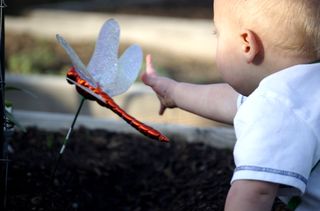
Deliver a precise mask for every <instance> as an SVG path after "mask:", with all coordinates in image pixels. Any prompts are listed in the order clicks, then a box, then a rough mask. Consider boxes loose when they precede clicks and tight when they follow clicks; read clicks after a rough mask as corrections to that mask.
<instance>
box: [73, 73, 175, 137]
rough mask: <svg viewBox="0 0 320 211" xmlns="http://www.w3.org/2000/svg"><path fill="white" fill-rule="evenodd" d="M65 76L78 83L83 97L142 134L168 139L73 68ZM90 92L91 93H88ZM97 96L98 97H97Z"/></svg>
mask: <svg viewBox="0 0 320 211" xmlns="http://www.w3.org/2000/svg"><path fill="white" fill-rule="evenodd" d="M67 78H68V79H69V82H71V83H74V82H75V83H76V85H78V87H79V88H78V89H77V90H78V92H79V93H80V94H81V95H82V96H83V97H85V98H87V99H91V100H95V101H97V102H98V103H99V104H100V105H101V106H103V107H106V108H108V109H110V110H112V111H113V112H114V113H116V114H117V115H118V116H120V117H121V118H122V119H123V120H125V121H126V122H127V123H128V124H130V125H131V126H132V127H134V128H135V129H137V130H138V131H140V132H141V133H142V134H144V135H146V136H148V137H150V138H153V139H156V140H159V141H161V142H168V141H169V139H168V138H167V137H166V136H164V135H162V134H161V133H160V132H159V131H157V130H155V129H154V128H152V127H150V126H148V125H145V124H144V123H142V122H140V121H139V120H137V119H136V118H134V117H132V116H131V115H129V114H128V113H126V112H125V111H124V110H123V109H122V108H121V107H120V106H119V105H118V104H117V103H116V102H115V101H114V100H113V99H112V98H111V97H110V96H109V95H108V94H107V93H105V92H104V91H102V90H101V88H99V87H93V86H91V85H90V84H89V83H88V82H86V81H85V80H83V79H82V78H81V77H80V75H79V74H78V73H77V72H76V71H75V69H74V68H71V69H70V70H69V71H68V73H67ZM86 90H91V91H92V92H93V93H94V95H93V93H92V92H88V91H86ZM90 93H92V94H90ZM97 96H99V97H97Z"/></svg>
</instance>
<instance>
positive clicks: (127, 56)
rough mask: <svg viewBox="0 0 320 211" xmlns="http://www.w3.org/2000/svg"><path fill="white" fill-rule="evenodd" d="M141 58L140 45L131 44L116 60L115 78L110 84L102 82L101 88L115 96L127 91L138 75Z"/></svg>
mask: <svg viewBox="0 0 320 211" xmlns="http://www.w3.org/2000/svg"><path fill="white" fill-rule="evenodd" d="M142 59H143V53H142V49H141V48H140V46H138V45H131V46H130V47H129V48H127V49H126V50H125V52H124V53H123V54H122V55H121V57H120V59H119V61H118V70H117V75H116V78H115V80H114V81H113V83H111V84H102V86H101V87H102V89H103V90H104V91H105V92H106V93H108V94H109V95H110V96H116V95H119V94H122V93H124V92H125V91H127V90H128V89H129V88H130V86H131V85H132V84H133V83H134V81H135V80H136V79H137V77H138V75H139V71H140V69H141V65H142Z"/></svg>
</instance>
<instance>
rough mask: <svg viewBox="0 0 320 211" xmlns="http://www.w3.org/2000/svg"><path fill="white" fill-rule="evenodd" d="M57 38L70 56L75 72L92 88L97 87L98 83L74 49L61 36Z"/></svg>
mask: <svg viewBox="0 0 320 211" xmlns="http://www.w3.org/2000/svg"><path fill="white" fill-rule="evenodd" d="M56 38H57V40H58V42H59V44H60V45H61V46H62V47H63V49H64V50H65V51H66V53H67V54H68V56H69V58H70V60H71V62H72V64H73V66H74V67H75V70H76V71H77V72H78V73H79V75H80V77H81V78H83V79H85V80H86V81H87V82H88V83H89V84H90V85H91V86H94V87H96V86H97V83H96V81H95V80H94V78H93V77H92V75H91V74H90V73H89V72H88V70H87V69H86V67H85V65H84V64H83V63H82V61H81V59H80V58H79V56H78V55H77V53H76V52H75V51H74V50H73V48H72V47H71V46H70V45H69V44H68V43H67V41H66V40H65V39H64V38H63V37H62V36H60V35H58V34H57V35H56Z"/></svg>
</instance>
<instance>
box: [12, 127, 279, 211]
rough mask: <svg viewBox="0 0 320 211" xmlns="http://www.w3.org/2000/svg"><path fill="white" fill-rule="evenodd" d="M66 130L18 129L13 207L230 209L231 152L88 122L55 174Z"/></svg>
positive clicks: (73, 139)
mask: <svg viewBox="0 0 320 211" xmlns="http://www.w3.org/2000/svg"><path fill="white" fill-rule="evenodd" d="M65 134H66V131H61V132H45V131H41V130H38V129H36V128H29V129H28V130H27V132H26V133H20V132H18V133H15V134H14V137H13V140H12V142H11V143H12V147H13V150H14V152H13V153H11V154H10V160H11V162H10V163H9V167H10V168H9V180H8V203H7V210H10V211H14V210H46V211H53V210H95V211H99V210H104V211H106V210H112V211H117V210H135V211H138V210H141V211H143V210H159V211H160V210H161V211H162V210H163V211H170V210H173V211H179V210H223V206H224V201H225V197H226V194H227V191H228V189H229V181H230V178H231V176H232V171H233V158H232V153H231V151H230V150H217V149H215V148H212V147H210V146H207V145H204V144H201V143H186V142H185V141H183V140H178V139H175V138H173V139H172V140H171V142H170V143H168V144H167V143H159V142H156V141H153V140H150V139H148V138H144V137H141V136H135V135H125V134H116V133H111V132H107V131H103V130H87V129H85V128H80V129H79V130H77V131H75V132H74V133H73V134H72V136H71V139H70V142H69V144H68V146H67V148H66V151H65V153H64V154H63V157H62V159H61V162H60V163H59V165H58V168H57V172H56V176H55V177H54V179H52V177H51V175H52V171H53V168H54V166H55V163H56V159H57V155H58V152H59V149H60V147H61V143H62V140H63V139H64V136H65ZM52 181H53V182H52ZM281 206H282V205H281ZM277 207H278V208H277V209H274V210H280V209H279V206H278V202H277Z"/></svg>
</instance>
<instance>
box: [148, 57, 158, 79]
mask: <svg viewBox="0 0 320 211" xmlns="http://www.w3.org/2000/svg"><path fill="white" fill-rule="evenodd" d="M146 72H147V74H148V75H157V74H156V71H155V70H154V68H153V64H152V57H151V54H148V55H147V56H146Z"/></svg>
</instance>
